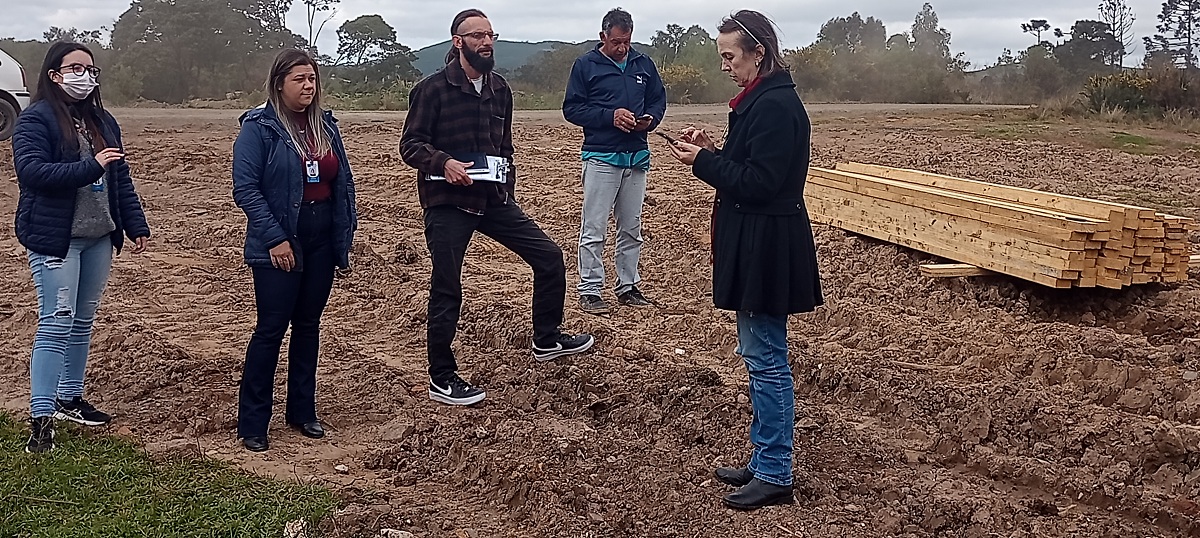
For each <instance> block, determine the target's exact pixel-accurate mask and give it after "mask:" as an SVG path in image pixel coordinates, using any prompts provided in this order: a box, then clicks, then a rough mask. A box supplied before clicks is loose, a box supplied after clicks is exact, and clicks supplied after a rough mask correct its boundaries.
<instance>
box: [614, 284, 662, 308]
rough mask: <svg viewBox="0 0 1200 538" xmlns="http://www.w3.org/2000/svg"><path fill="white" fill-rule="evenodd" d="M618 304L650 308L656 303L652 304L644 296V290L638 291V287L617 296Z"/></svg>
mask: <svg viewBox="0 0 1200 538" xmlns="http://www.w3.org/2000/svg"><path fill="white" fill-rule="evenodd" d="M617 303H619V304H623V305H626V306H650V305H652V304H654V303H652V302H650V300H649V299H647V298H646V296H645V295H642V290H639V289H637V286H634V287H633V288H630V290H629V291H627V292H625V293H622V294H620V295H618V296H617Z"/></svg>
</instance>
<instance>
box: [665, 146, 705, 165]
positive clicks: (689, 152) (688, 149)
mask: <svg viewBox="0 0 1200 538" xmlns="http://www.w3.org/2000/svg"><path fill="white" fill-rule="evenodd" d="M668 146H669V147H670V148H671V155H674V156H675V158H676V159H677V160H679V162H681V163H683V164H686V165H688V166H691V165H693V164H695V163H696V156H697V155H700V150H701V149H703V148H701V147H700V146H697V145H695V144H688V143H687V142H684V141H682V140H677V141H676V142H675V143H674V144H669V145H668Z"/></svg>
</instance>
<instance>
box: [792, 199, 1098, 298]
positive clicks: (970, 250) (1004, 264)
mask: <svg viewBox="0 0 1200 538" xmlns="http://www.w3.org/2000/svg"><path fill="white" fill-rule="evenodd" d="M809 210H810V215H809V216H810V217H812V216H813V214H816V215H818V216H817V217H813V218H814V220H818V222H822V223H824V224H829V225H832V226H835V227H838V228H842V229H844V230H849V231H852V232H855V233H860V234H862V235H866V236H870V237H874V238H876V239H881V240H884V241H888V242H891V243H895V244H897V245H902V246H906V247H909V248H913V249H916V250H919V251H922V252H927V253H929V254H933V255H935V256H941V257H943V258H946V259H950V260H954V261H956V262H961V263H969V264H972V265H977V266H979V267H983V268H986V269H992V270H994V271H997V272H1001V273H1005V274H1009V275H1012V276H1017V277H1020V278H1024V279H1025V280H1035V279H1034V277H1033V275H1042V276H1045V277H1049V278H1048V280H1056V279H1075V278H1079V276H1080V275H1081V271H1082V270H1081V269H1078V270H1077V269H1066V268H1064V267H1062V266H1059V265H1054V266H1050V265H1047V264H1043V263H1038V262H1037V261H1034V260H1030V259H1028V258H1026V257H1025V256H1023V255H1022V254H1024V253H1013V252H1012V250H1011V249H1006V248H993V249H987V248H981V246H980V245H975V246H971V245H967V246H964V244H963V243H962V242H961V241H959V240H956V239H952V238H946V237H936V236H935V237H930V236H929V234H924V235H922V234H921V232H919V231H912V230H906V229H902V228H899V227H897V226H887V225H878V224H874V223H868V222H863V221H862V219H861V218H858V217H857V216H849V217H847V216H845V215H842V214H839V213H836V212H834V213H825V212H824V211H825V210H826V207H825V206H823V205H822V204H821V203H816V204H809ZM1059 263H1068V262H1059ZM1070 263H1080V262H1070ZM1043 280H1047V279H1043ZM1035 281H1036V280H1035ZM1039 283H1043V282H1039Z"/></svg>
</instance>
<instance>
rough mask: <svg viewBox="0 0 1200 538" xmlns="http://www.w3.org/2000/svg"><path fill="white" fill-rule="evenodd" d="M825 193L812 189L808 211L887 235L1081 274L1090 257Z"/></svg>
mask: <svg viewBox="0 0 1200 538" xmlns="http://www.w3.org/2000/svg"><path fill="white" fill-rule="evenodd" d="M823 189H824V187H822V186H813V187H812V189H811V190H810V192H806V193H805V196H806V204H807V205H808V206H809V207H816V208H819V209H821V210H822V213H824V214H826V215H833V216H839V217H843V218H846V217H852V218H854V219H855V220H857V221H860V222H862V223H864V224H875V225H878V226H883V227H885V228H884V229H887V230H888V231H894V230H892V229H891V227H893V226H894V227H896V228H897V230H900V229H903V230H905V231H906V232H909V233H910V234H911V233H917V234H919V235H921V236H922V237H929V238H932V237H937V238H940V239H942V240H944V241H953V242H955V243H956V244H961V245H963V247H964V248H975V249H976V250H977V251H980V252H984V253H986V252H1004V253H1006V254H1009V255H1012V256H1017V257H1020V258H1023V259H1028V260H1031V261H1036V262H1037V263H1039V264H1041V265H1045V266H1048V267H1054V268H1062V269H1067V270H1076V271H1081V270H1083V269H1084V268H1085V267H1086V266H1087V257H1086V255H1085V253H1084V252H1083V251H1082V250H1069V249H1060V248H1056V247H1049V246H1045V245H1037V244H1030V243H1028V242H1026V241H1021V240H1019V239H1014V238H1013V237H1012V236H1011V235H1009V234H1006V233H1005V230H1003V229H999V228H995V227H992V226H988V225H986V224H983V225H980V224H979V223H978V222H976V221H973V220H971V219H960V218H959V217H955V216H947V215H942V214H940V213H937V212H934V211H929V210H925V209H920V208H914V207H909V206H905V205H901V204H895V203H892V202H888V201H883V200H878V199H875V198H872V197H869V196H862V195H858V194H855V193H848V192H845V191H837V190H828V191H827V190H823ZM806 190H809V189H806ZM906 235H907V234H906Z"/></svg>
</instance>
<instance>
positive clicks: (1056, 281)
mask: <svg viewBox="0 0 1200 538" xmlns="http://www.w3.org/2000/svg"><path fill="white" fill-rule="evenodd" d="M810 216H811V217H813V219H814V220H817V221H819V222H825V223H827V224H830V225H831V226H836V227H838V228H842V229H843V230H847V231H851V232H854V233H859V234H862V235H866V236H868V237H874V238H875V239H879V240H881V241H887V242H889V243H894V244H896V245H900V246H903V247H908V248H911V249H914V250H919V251H921V252H927V253H929V254H933V255H935V256H941V257H943V258H947V259H951V260H953V259H955V258H965V257H967V256H963V255H962V252H961V251H960V250H958V249H955V248H947V247H941V246H939V245H936V244H927V243H922V242H920V241H914V240H911V239H908V238H906V237H901V236H896V235H892V234H888V233H887V232H882V231H879V230H873V229H868V228H865V227H861V226H858V225H857V224H855V223H853V222H841V221H838V219H836V218H833V217H823V216H822V215H820V214H817V213H810ZM960 261H961V260H960ZM966 263H970V262H966ZM979 266H980V267H984V268H987V269H992V270H994V271H996V272H998V273H1004V274H1006V275H1009V276H1014V277H1017V278H1021V279H1024V280H1028V281H1031V282H1035V283H1037V284H1041V285H1043V286H1048V287H1051V288H1070V287H1072V280H1071V279H1062V278H1056V277H1053V276H1050V275H1045V274H1039V273H1036V272H1033V271H1028V270H1024V269H1021V268H1017V267H1011V266H1007V265H1005V264H1004V263H1001V262H1000V261H997V260H988V261H986V262H982V263H981V264H979Z"/></svg>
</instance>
